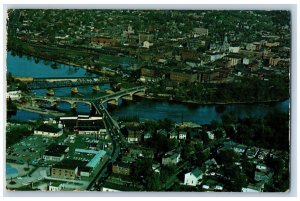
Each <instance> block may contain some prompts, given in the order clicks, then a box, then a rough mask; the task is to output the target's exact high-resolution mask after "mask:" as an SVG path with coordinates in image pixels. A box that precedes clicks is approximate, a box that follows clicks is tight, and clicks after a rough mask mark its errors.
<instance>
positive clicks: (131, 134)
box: [127, 130, 143, 143]
mask: <svg viewBox="0 0 300 201" xmlns="http://www.w3.org/2000/svg"><path fill="white" fill-rule="evenodd" d="M142 135H143V134H142V132H140V131H132V130H129V131H128V137H127V141H128V142H129V143H137V142H140V141H141V140H142Z"/></svg>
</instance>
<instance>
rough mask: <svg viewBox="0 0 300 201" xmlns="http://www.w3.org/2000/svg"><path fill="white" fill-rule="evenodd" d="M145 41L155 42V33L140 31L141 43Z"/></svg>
mask: <svg viewBox="0 0 300 201" xmlns="http://www.w3.org/2000/svg"><path fill="white" fill-rule="evenodd" d="M145 41H147V42H149V43H150V42H153V41H154V35H153V34H148V33H140V34H139V44H140V45H142V44H143V43H144V42H145Z"/></svg>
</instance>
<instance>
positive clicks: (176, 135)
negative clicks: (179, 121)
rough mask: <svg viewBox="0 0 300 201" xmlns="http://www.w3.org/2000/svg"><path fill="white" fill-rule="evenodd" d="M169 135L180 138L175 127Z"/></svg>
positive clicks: (171, 137) (172, 137)
mask: <svg viewBox="0 0 300 201" xmlns="http://www.w3.org/2000/svg"><path fill="white" fill-rule="evenodd" d="M169 135H170V137H169V138H170V139H178V132H177V130H176V129H173V130H172V131H171V132H170V133H169Z"/></svg>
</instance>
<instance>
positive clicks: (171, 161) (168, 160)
mask: <svg viewBox="0 0 300 201" xmlns="http://www.w3.org/2000/svg"><path fill="white" fill-rule="evenodd" d="M179 161H180V153H177V152H176V151H175V150H172V151H169V152H167V153H165V155H164V156H163V157H162V164H163V165H176V164H177V163H178V162H179Z"/></svg>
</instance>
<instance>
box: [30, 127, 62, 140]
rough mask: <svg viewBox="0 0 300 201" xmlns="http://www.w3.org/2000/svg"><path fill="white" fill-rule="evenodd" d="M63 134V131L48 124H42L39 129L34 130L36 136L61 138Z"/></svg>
mask: <svg viewBox="0 0 300 201" xmlns="http://www.w3.org/2000/svg"><path fill="white" fill-rule="evenodd" d="M62 134H63V129H60V128H57V127H54V126H50V125H48V124H42V125H41V126H39V127H38V128H36V129H34V135H43V136H47V137H59V136H61V135H62Z"/></svg>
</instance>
